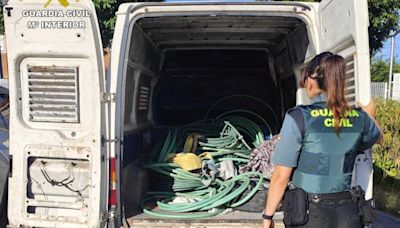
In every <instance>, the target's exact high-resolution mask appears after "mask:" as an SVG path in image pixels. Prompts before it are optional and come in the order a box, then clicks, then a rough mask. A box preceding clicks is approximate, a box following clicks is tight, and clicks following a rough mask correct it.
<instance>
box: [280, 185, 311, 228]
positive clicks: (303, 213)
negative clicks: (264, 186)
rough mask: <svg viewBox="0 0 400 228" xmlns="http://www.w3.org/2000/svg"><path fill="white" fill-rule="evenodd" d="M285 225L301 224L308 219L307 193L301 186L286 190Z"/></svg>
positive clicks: (284, 201) (284, 202)
mask: <svg viewBox="0 0 400 228" xmlns="http://www.w3.org/2000/svg"><path fill="white" fill-rule="evenodd" d="M283 213H284V217H283V223H284V224H285V226H301V225H304V224H306V223H307V221H308V200H307V193H306V192H305V191H304V190H303V189H301V188H295V189H291V190H288V191H286V193H285V197H284V200H283Z"/></svg>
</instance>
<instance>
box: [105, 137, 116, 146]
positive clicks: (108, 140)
mask: <svg viewBox="0 0 400 228" xmlns="http://www.w3.org/2000/svg"><path fill="white" fill-rule="evenodd" d="M110 142H119V138H115V139H106V137H104V135H103V136H101V145H102V146H104V144H106V143H110Z"/></svg>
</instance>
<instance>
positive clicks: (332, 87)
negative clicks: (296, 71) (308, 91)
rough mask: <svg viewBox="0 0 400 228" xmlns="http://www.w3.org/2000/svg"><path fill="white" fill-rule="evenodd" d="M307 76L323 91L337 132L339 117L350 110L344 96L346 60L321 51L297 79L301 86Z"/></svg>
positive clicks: (303, 85) (337, 132) (303, 84)
mask: <svg viewBox="0 0 400 228" xmlns="http://www.w3.org/2000/svg"><path fill="white" fill-rule="evenodd" d="M308 77H310V78H312V79H314V80H316V81H317V83H318V87H319V88H320V89H321V90H323V91H325V93H326V97H327V101H326V102H327V105H328V109H329V110H332V112H333V117H334V119H335V121H334V127H335V132H336V134H339V122H340V119H342V118H345V116H346V111H348V110H350V107H349V105H348V104H347V100H346V96H345V95H346V94H345V86H346V61H345V60H344V58H343V57H342V56H339V55H334V54H332V53H331V52H323V53H321V54H319V55H317V56H316V57H314V58H313V59H312V60H311V61H310V62H309V63H308V64H307V65H306V67H305V68H304V70H303V72H302V74H301V77H300V81H299V85H300V86H301V87H302V88H304V87H305V81H306V79H307V78H308Z"/></svg>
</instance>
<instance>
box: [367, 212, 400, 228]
mask: <svg viewBox="0 0 400 228" xmlns="http://www.w3.org/2000/svg"><path fill="white" fill-rule="evenodd" d="M375 212H376V215H377V216H376V217H377V218H376V221H375V222H374V224H372V228H400V218H396V217H394V216H392V215H389V214H386V213H384V212H382V211H375Z"/></svg>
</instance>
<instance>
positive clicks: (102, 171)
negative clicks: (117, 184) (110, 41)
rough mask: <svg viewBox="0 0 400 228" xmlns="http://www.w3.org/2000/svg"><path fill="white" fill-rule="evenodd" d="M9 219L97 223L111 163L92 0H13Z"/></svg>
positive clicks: (8, 21) (103, 211) (8, 12)
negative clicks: (108, 151) (107, 146)
mask: <svg viewBox="0 0 400 228" xmlns="http://www.w3.org/2000/svg"><path fill="white" fill-rule="evenodd" d="M3 12H4V22H5V32H6V45H7V50H8V66H9V74H10V81H9V85H10V155H11V156H12V161H11V162H12V163H11V165H12V168H11V169H10V178H9V196H10V197H9V200H8V218H9V221H10V225H11V226H16V227H20V226H28V227H100V226H103V225H104V223H105V221H106V218H107V210H108V208H107V207H108V205H107V194H108V190H107V189H108V175H107V169H108V162H107V158H108V157H107V148H106V146H105V145H106V144H104V140H102V139H106V138H107V134H106V133H107V131H106V118H107V115H106V112H105V110H106V105H105V102H102V97H107V96H102V95H104V92H105V75H104V68H103V56H102V44H101V38H100V32H99V27H98V23H97V16H96V12H95V8H94V5H93V3H92V2H91V1H89V0H79V1H76V0H60V1H51V0H49V1H47V0H42V1H37V0H23V1H21V0H10V1H8V3H7V5H5V6H4V11H3Z"/></svg>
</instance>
